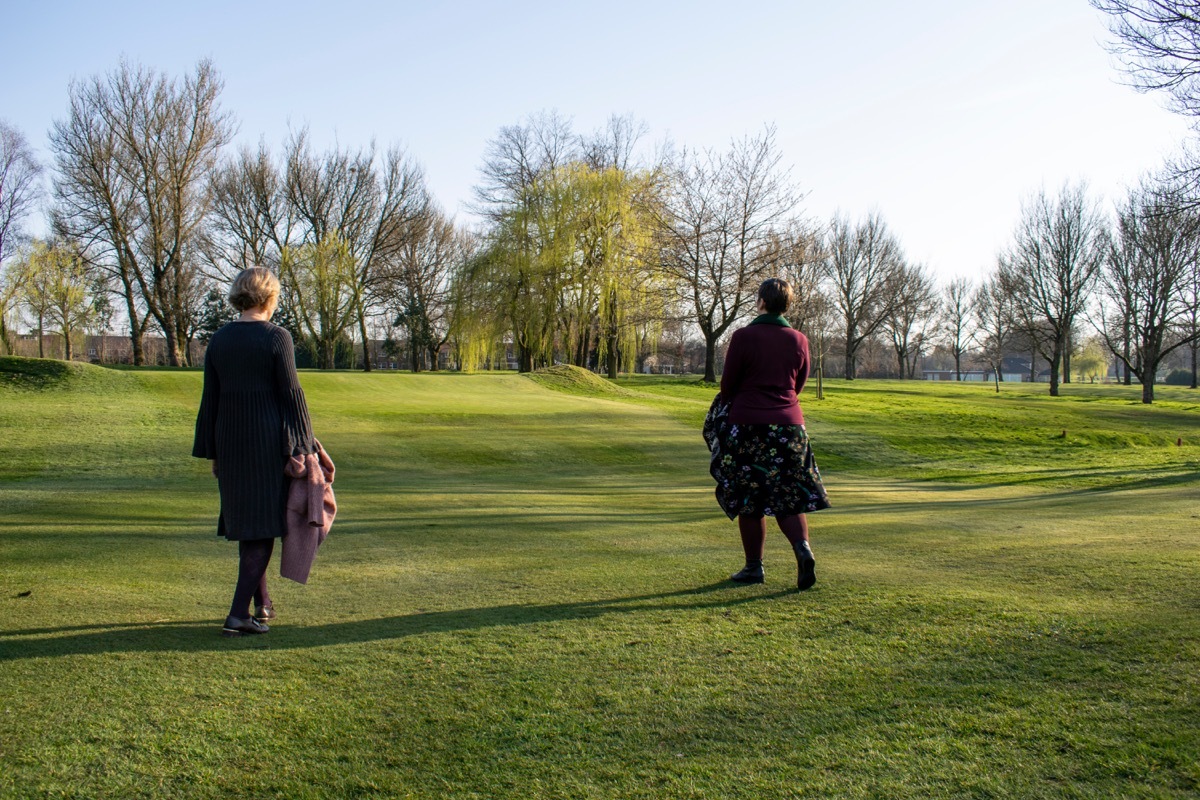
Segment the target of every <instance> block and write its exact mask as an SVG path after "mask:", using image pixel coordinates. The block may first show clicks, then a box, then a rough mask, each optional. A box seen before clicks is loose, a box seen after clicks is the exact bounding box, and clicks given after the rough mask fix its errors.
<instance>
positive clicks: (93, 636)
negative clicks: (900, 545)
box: [0, 581, 791, 661]
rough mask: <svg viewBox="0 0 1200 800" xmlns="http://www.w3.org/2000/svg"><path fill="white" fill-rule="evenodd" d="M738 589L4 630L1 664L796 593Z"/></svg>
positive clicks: (375, 638)
mask: <svg viewBox="0 0 1200 800" xmlns="http://www.w3.org/2000/svg"><path fill="white" fill-rule="evenodd" d="M739 588H742V587H738V586H737V585H736V584H733V583H729V582H727V581H723V582H721V583H714V584H709V585H707V586H700V587H697V588H694V589H682V590H680V591H677V592H663V593H660V594H644V595H636V596H632V597H618V598H609V599H604V600H584V601H580V602H576V603H549V604H543V605H534V604H514V605H503V606H492V607H489V608H464V609H456V610H453V611H433V612H416V613H412V614H401V615H398V616H394V617H383V618H380V619H366V620H353V621H348V622H333V623H329V624H326V625H311V626H304V625H297V626H291V625H282V626H279V627H276V628H275V630H273V631H272V632H271V633H270V634H269V635H268V636H252V637H247V638H245V639H238V640H227V639H222V638H220V636H219V635H218V629H217V623H216V622H215V621H213V620H204V621H199V620H193V621H189V622H158V623H144V624H132V625H121V624H117V625H105V624H97V625H90V626H89V625H76V626H70V627H63V628H38V629H26V630H20V631H0V661H16V660H21V659H28V658H55V657H60V656H73V655H96V654H101V653H154V652H175V653H194V652H202V651H204V652H207V651H212V650H232V651H237V650H242V649H245V648H247V647H250V648H255V647H258V648H270V649H272V650H291V649H304V648H309V647H327V646H329V645H339V644H362V643H366V642H379V641H391V640H396V639H404V638H406V637H409V636H417V635H420V634H426V633H448V632H454V631H470V630H478V629H481V628H493V627H498V626H503V625H536V624H541V623H558V622H573V621H578V620H589V619H595V618H596V617H602V616H606V615H609V614H630V613H638V612H648V611H685V610H689V609H703V608H714V607H729V606H735V605H742V604H745V603H753V602H756V601H759V600H768V599H773V598H778V597H782V596H785V595H787V594H791V592H790V591H778V592H771V593H766V594H760V593H755V594H745V593H737V594H735V595H734V596H729V595H728V594H727V592H729V591H733V590H736V589H739ZM42 637H45V638H42Z"/></svg>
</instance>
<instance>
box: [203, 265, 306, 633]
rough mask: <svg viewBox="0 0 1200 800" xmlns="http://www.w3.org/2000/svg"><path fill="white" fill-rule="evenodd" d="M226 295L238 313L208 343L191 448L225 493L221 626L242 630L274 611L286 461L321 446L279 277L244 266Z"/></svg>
mask: <svg viewBox="0 0 1200 800" xmlns="http://www.w3.org/2000/svg"><path fill="white" fill-rule="evenodd" d="M229 302H230V303H231V304H232V305H233V307H234V308H236V309H237V310H238V311H240V312H241V316H240V317H239V318H238V319H236V320H234V321H233V322H230V323H228V324H227V325H225V326H224V327H222V328H221V329H220V330H219V331H217V332H216V333H215V334H214V335H213V337H212V340H211V341H210V342H209V344H208V351H207V352H206V354H205V356H204V393H203V395H202V396H201V400H200V413H199V414H198V415H197V417H196V440H195V444H194V445H193V447H192V455H193V456H196V457H197V458H207V459H210V460H211V461H212V471H213V475H214V476H216V478H217V486H218V488H219V489H220V493H221V516H220V519H219V520H218V523H217V534H218V535H220V536H224V537H225V538H227V539H230V540H232V541H236V542H237V543H238V553H239V566H238V579H237V586H236V588H235V589H234V593H233V603H232V604H231V605H230V607H229V616H228V617H227V618H226V619H225V625H224V628H223V633H224V634H225V635H226V636H241V635H244V634H255V633H266V632H267V631H268V630H270V629H269V628H268V627H267V625H266V623H267V622H268V621H269V620H272V619H274V618H275V612H274V610H273V608H272V605H271V596H270V594H269V593H268V592H267V578H266V574H267V564H268V563H269V562H270V560H271V553H272V551H273V550H274V547H275V539H276V538H278V537H280V536H283V535H284V533H285V528H284V507H285V503H286V501H287V489H288V481H287V478H286V476H285V475H284V472H283V469H284V464H285V462H286V461H287V459H288V458H289V457H291V456H293V455H300V454H303V453H315V452H317V443H316V439H314V438H313V433H312V423H311V422H310V420H309V418H308V407H307V405H306V404H305V402H304V391H303V390H302V389H301V388H300V382H299V380H298V379H297V377H296V362H295V352H294V350H293V347H292V337H291V334H289V333H288V332H287V330H285V329H284V328H280V327H279V326H277V325H273V324H271V321H270V320H271V315H272V314H274V313H275V309H276V307H277V306H278V304H279V280H278V279H277V278H276V277H275V276H274V275H273V274H272V273H271V271H270V270H268V269H264V268H263V267H251V268H250V269H247V270H243V271H242V272H241V273H239V274H238V276H237V278H235V279H234V281H233V286H232V287H230V290H229ZM251 601H253V603H254V613H253V615H251V613H250V603H251Z"/></svg>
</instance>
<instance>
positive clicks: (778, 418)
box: [721, 314, 808, 425]
mask: <svg viewBox="0 0 1200 800" xmlns="http://www.w3.org/2000/svg"><path fill="white" fill-rule="evenodd" d="M771 319H779V318H778V317H771V316H769V315H766V314H764V315H763V316H760V317H758V318H757V319H756V320H755V321H754V322H752V323H750V324H749V325H747V326H746V327H745V328H742V329H741V330H738V331H735V332H734V334H733V337H732V338H731V339H730V340H729V350H728V351H727V352H726V353H725V368H724V369H723V370H722V371H721V396H722V397H724V398H725V400H726V401H727V402H729V403H730V408H729V422H730V424H731V425H756V424H766V425H803V424H804V412H803V411H801V410H800V402H799V400H798V398H797V397H796V395H798V394H799V393H800V390H802V389H803V388H804V382H805V381H807V380H808V337H806V336H805V335H804V334H803V333H801V332H800V331H798V330H795V329H794V328H788V327H785V326H783V325H778V324H772V323H771V322H763V321H762V320H771Z"/></svg>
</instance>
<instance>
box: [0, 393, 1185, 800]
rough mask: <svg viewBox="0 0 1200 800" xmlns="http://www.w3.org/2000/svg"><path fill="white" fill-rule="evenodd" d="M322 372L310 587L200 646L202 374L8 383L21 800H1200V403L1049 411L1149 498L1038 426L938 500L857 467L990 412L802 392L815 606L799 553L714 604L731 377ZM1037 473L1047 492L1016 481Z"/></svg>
mask: <svg viewBox="0 0 1200 800" xmlns="http://www.w3.org/2000/svg"><path fill="white" fill-rule="evenodd" d="M302 379H303V382H304V384H305V387H306V391H307V392H308V396H309V402H310V405H311V407H312V409H313V414H314V420H315V424H316V427H317V430H318V433H319V435H320V436H321V437H322V439H323V441H324V442H325V444H326V445H327V446H328V448H329V450H330V452H331V453H333V455H334V457H335V458H336V459H337V461H338V466H339V482H338V489H339V502H340V505H341V512H340V515H339V520H338V523H337V525H336V526H335V530H334V534H333V538H332V539H331V540H330V542H329V546H328V547H327V548H326V549H325V550H324V551H323V552H322V553H321V555H320V558H319V561H318V564H317V568H316V571H315V572H314V577H313V582H312V584H311V585H310V586H308V587H299V586H296V585H294V584H283V583H278V584H277V587H278V588H277V602H278V604H279V606H280V610H281V622H280V624H279V625H278V626H277V627H275V628H274V629H273V630H272V632H271V634H269V636H267V637H263V638H261V639H253V640H233V641H231V640H224V639H221V638H220V637H219V636H217V634H216V631H217V624H218V622H219V619H220V617H221V616H222V614H223V610H224V606H225V605H226V603H227V602H228V598H227V593H228V590H229V586H228V583H229V581H230V578H231V576H232V570H233V566H234V556H233V548H232V546H230V545H228V544H227V543H223V542H219V541H217V540H215V538H214V537H213V536H212V527H213V514H214V512H215V490H214V487H213V486H212V483H211V478H208V477H207V476H206V474H205V467H204V464H203V463H202V462H197V461H194V460H191V459H187V458H185V457H184V454H186V452H187V451H188V449H189V447H190V439H191V431H190V427H191V423H192V420H193V415H194V409H195V403H196V397H197V396H198V387H199V375H198V374H197V373H178V372H146V373H118V374H115V375H114V374H111V373H106V374H103V375H100V376H99V377H97V376H96V375H90V374H89V375H88V376H86V379H80V380H78V381H76V382H75V383H72V382H71V381H64V382H63V383H62V384H61V385H58V386H57V387H53V388H41V389H32V388H28V387H26V388H16V389H14V388H11V387H10V388H0V428H2V429H3V430H4V431H5V432H6V435H5V436H4V437H2V438H0V524H2V526H3V527H2V533H0V609H2V610H0V615H2V618H3V620H4V623H3V625H0V629H2V631H3V633H2V634H0V796H5V795H12V796H17V797H40V796H60V795H68V796H78V797H92V796H104V797H116V796H120V797H138V796H144V797H167V796H180V797H233V796H240V797H246V796H249V797H269V796H285V797H335V796H336V797H342V796H362V797H388V796H399V797H403V796H415V797H618V796H619V797H714V798H717V797H759V796H768V795H772V796H813V797H830V796H847V797H863V796H880V797H883V796H886V797H928V796H935V795H941V796H946V795H956V796H980V797H984V796H1020V797H1037V796H1046V797H1059V796H1072V795H1074V796H1098V797H1099V796H1115V795H1122V794H1123V795H1125V796H1130V797H1172V796H1176V797H1187V796H1194V795H1195V793H1196V792H1197V790H1198V787H1200V772H1198V770H1197V767H1196V764H1197V763H1200V742H1198V739H1197V733H1196V732H1197V730H1198V729H1200V725H1198V724H1197V723H1198V722H1200V719H1198V714H1197V711H1196V704H1195V697H1196V694H1197V685H1196V684H1197V678H1196V675H1197V670H1196V666H1197V664H1198V662H1200V623H1198V622H1197V620H1198V618H1200V615H1198V614H1197V611H1198V610H1200V589H1197V587H1196V582H1195V579H1194V578H1195V575H1196V569H1197V566H1200V559H1198V558H1197V550H1196V538H1195V530H1196V519H1197V518H1200V501H1198V500H1197V494H1196V491H1195V490H1196V481H1195V479H1194V478H1193V479H1190V480H1187V481H1186V482H1185V481H1184V480H1183V479H1181V477H1180V475H1181V474H1183V473H1184V472H1185V471H1186V468H1187V466H1188V462H1187V460H1186V459H1187V458H1188V457H1192V458H1194V456H1189V453H1191V452H1194V450H1191V451H1189V448H1188V447H1184V448H1174V447H1164V446H1160V445H1161V443H1156V442H1157V440H1156V438H1155V437H1157V438H1164V437H1167V436H1168V435H1169V434H1168V432H1167V429H1168V428H1169V427H1171V426H1172V425H1173V424H1175V420H1174V419H1173V418H1171V415H1173V414H1175V413H1179V414H1189V413H1194V411H1193V410H1191V409H1188V408H1186V407H1182V406H1183V405H1184V401H1183V400H1180V401H1177V402H1179V403H1180V405H1181V407H1180V408H1171V407H1166V408H1164V409H1162V410H1150V411H1142V410H1141V409H1136V408H1134V407H1133V406H1128V407H1126V406H1120V404H1121V402H1122V401H1121V400H1120V399H1117V398H1113V399H1108V398H1105V397H1100V398H1099V399H1097V400H1094V401H1086V402H1085V401H1084V400H1079V401H1078V402H1077V404H1076V405H1073V406H1070V407H1069V408H1068V409H1067V411H1069V412H1070V413H1071V414H1072V415H1075V416H1073V417H1072V419H1073V420H1075V421H1078V422H1079V427H1080V429H1081V431H1082V430H1084V429H1087V428H1088V426H1087V425H1086V424H1085V422H1086V420H1088V419H1093V417H1090V416H1089V412H1088V410H1087V409H1089V408H1099V407H1102V406H1103V405H1104V404H1111V405H1112V408H1108V409H1106V410H1108V411H1110V412H1112V413H1110V414H1109V416H1107V417H1105V416H1104V415H1097V416H1096V417H1095V418H1094V419H1095V420H1103V422H1100V421H1097V422H1094V423H1093V424H1092V425H1091V435H1093V436H1099V435H1100V434H1101V433H1103V427H1104V426H1107V427H1108V428H1109V429H1111V434H1112V435H1113V436H1118V437H1125V436H1129V435H1130V431H1134V430H1144V431H1145V432H1146V433H1145V435H1146V436H1147V437H1149V439H1148V440H1147V442H1148V443H1146V444H1143V445H1139V444H1137V443H1136V442H1135V443H1134V445H1135V446H1134V451H1135V452H1130V453H1126V455H1127V456H1128V457H1132V458H1133V459H1134V463H1137V464H1139V465H1141V466H1140V469H1141V470H1142V471H1143V472H1145V473H1147V474H1145V475H1142V476H1140V478H1134V477H1121V476H1120V475H1117V474H1116V472H1117V471H1116V470H1114V471H1113V473H1114V474H1113V475H1112V476H1110V477H1109V478H1106V479H1104V480H1103V481H1099V480H1086V479H1080V478H1079V475H1078V473H1080V472H1086V471H1087V468H1088V465H1087V464H1081V463H1079V461H1078V459H1075V460H1069V459H1064V457H1063V453H1062V451H1061V450H1060V449H1059V448H1061V446H1062V443H1060V442H1050V443H1049V444H1046V445H1043V446H1042V449H1041V450H1040V451H1038V449H1037V445H1036V442H1035V443H1034V444H1032V445H1030V448H1031V453H1030V454H1029V455H1021V456H1020V457H1019V458H1016V459H1014V460H1013V461H1012V462H1010V463H1006V464H997V463H996V461H997V460H996V459H994V458H992V459H985V458H982V457H980V458H978V462H979V463H980V465H981V467H980V469H979V470H978V471H976V472H973V471H972V464H973V463H974V461H973V460H970V459H967V458H964V457H962V456H961V455H959V456H953V454H952V455H951V456H948V457H946V458H945V459H942V461H944V462H945V465H944V466H941V467H931V468H930V469H935V470H941V471H942V472H946V473H954V472H957V473H958V474H959V475H966V476H968V477H967V478H956V479H955V480H954V481H953V482H946V481H945V480H943V481H939V482H914V481H912V480H896V479H895V478H888V477H887V476H886V473H887V472H888V469H886V468H885V467H884V466H880V467H878V468H874V467H873V466H872V465H871V464H870V463H869V462H870V461H871V459H872V458H878V457H879V456H878V455H877V454H876V455H871V454H870V453H869V452H868V453H867V454H866V455H862V454H860V453H859V452H857V451H851V450H849V449H848V450H846V451H844V452H840V451H839V450H838V449H837V448H840V447H842V446H843V445H842V443H843V442H852V441H859V442H861V443H862V445H861V446H862V447H863V448H868V449H869V448H871V447H874V448H876V449H877V450H878V451H880V452H883V451H887V452H894V453H899V454H900V456H899V458H900V459H901V460H902V461H904V460H912V461H913V462H914V463H917V462H921V463H929V462H928V460H926V461H924V462H922V461H921V448H922V447H926V446H927V447H930V448H935V447H936V444H928V445H924V444H921V441H922V438H921V434H920V430H922V429H925V430H927V429H928V425H927V424H926V421H925V417H926V416H928V415H930V414H936V413H937V409H938V408H939V404H942V405H945V406H947V407H954V406H957V407H958V408H959V409H960V412H959V413H967V412H966V411H963V410H962V409H966V408H968V407H969V406H970V401H967V400H964V399H962V398H960V397H958V396H957V395H954V394H953V392H951V393H949V394H938V393H936V392H932V390H927V389H924V388H922V391H921V392H919V393H917V394H916V395H915V396H916V397H917V398H918V400H917V401H913V402H914V403H915V404H916V407H914V408H913V409H911V410H910V412H909V413H911V414H913V415H915V417H916V418H914V419H912V420H908V421H906V420H904V419H903V418H896V419H894V420H893V421H892V422H891V423H889V424H883V423H880V421H879V420H878V419H877V417H878V416H881V415H883V414H885V413H887V412H888V410H889V409H891V410H892V411H894V410H895V406H894V399H893V398H894V395H895V393H894V392H888V391H886V387H881V386H876V387H875V389H873V390H872V392H874V394H872V392H868V391H867V389H866V388H865V386H866V385H861V386H864V388H861V389H860V388H859V387H846V391H844V392H842V393H841V396H843V397H848V396H850V395H853V396H854V397H855V398H857V399H856V401H855V403H856V404H857V405H854V404H850V403H849V402H848V401H846V402H843V401H841V400H838V399H837V397H838V396H839V395H838V394H837V393H831V397H830V400H827V401H826V402H825V404H821V405H817V404H815V403H813V402H811V401H810V402H809V404H808V407H809V416H810V418H811V419H812V422H811V427H812V428H813V430H814V437H815V438H817V441H818V442H820V441H821V440H822V438H823V439H824V441H826V442H827V443H828V444H829V446H830V447H829V449H827V450H826V452H825V453H824V455H825V456H826V458H825V460H824V463H825V467H826V473H827V479H828V482H829V485H830V489H831V492H832V493H833V495H834V499H835V502H836V503H837V507H836V508H835V509H833V510H831V511H829V512H822V514H820V515H817V516H815V517H814V519H813V522H814V531H815V542H816V545H817V553H818V557H819V559H820V561H819V578H820V582H819V583H818V585H817V587H816V588H815V589H814V590H812V591H810V592H806V593H804V594H796V593H794V592H789V591H787V589H788V587H789V585H790V579H792V576H791V574H790V573H791V565H790V563H789V562H790V557H789V555H788V553H787V548H786V547H785V546H784V543H783V541H782V538H781V537H779V536H778V535H776V537H775V538H774V539H773V540H772V541H771V543H770V546H769V552H768V561H767V568H768V574H769V580H770V582H769V583H768V584H767V585H765V586H762V587H735V586H732V585H730V584H727V583H722V582H721V580H720V579H721V578H722V577H723V576H724V575H725V574H727V573H728V572H729V571H731V570H732V569H734V568H736V567H737V566H738V565H739V564H738V558H737V545H736V534H735V531H734V529H733V526H732V525H731V524H730V523H729V522H728V521H726V520H725V519H724V518H723V517H721V516H720V514H719V512H718V511H717V509H716V506H715V503H714V502H713V501H712V498H711V489H710V483H709V480H708V479H707V474H706V472H705V466H706V464H705V452H704V450H703V445H702V443H701V442H700V439H699V437H698V434H697V431H696V430H695V427H694V425H693V424H691V423H692V422H694V421H695V419H696V415H697V414H699V415H702V414H703V410H704V408H706V407H707V402H706V398H707V396H708V395H710V394H711V390H706V389H704V388H702V387H697V386H690V385H683V384H679V383H669V384H659V383H655V382H638V383H632V384H630V385H627V386H625V387H623V388H624V389H625V390H626V391H624V392H621V393H611V394H607V395H602V396H596V393H595V392H590V393H589V392H588V391H587V390H577V391H576V393H575V394H564V393H562V392H558V391H554V390H553V388H550V387H552V386H553V384H554V382H553V381H549V382H547V381H543V385H538V384H536V383H534V382H532V381H530V380H528V379H526V378H523V377H518V376H511V375H508V376H488V375H484V376H462V375H425V376H412V375H370V376H363V375H357V374H349V373H345V374H340V373H339V374H317V373H305V374H303V376H302ZM547 383H549V386H548V385H545V384H547ZM72 387H74V388H72ZM898 388H903V387H898ZM1011 402H1012V403H1014V404H1018V405H1022V404H1023V407H1025V408H1027V409H1030V408H1034V407H1036V406H1037V402H1036V398H1034V397H1032V396H1030V397H1029V398H1026V399H1023V400H1018V399H1016V398H1014V399H1013V400H1012V401H1011ZM839 404H842V405H839ZM1064 406H1065V404H1064ZM1125 408H1128V409H1129V410H1128V411H1123V410H1122V409H1125ZM982 409H983V411H981V413H992V412H993V411H994V406H988V405H987V404H984V405H983V406H982ZM1114 409H1116V410H1115V411H1114ZM1118 411H1119V412H1121V413H1117V412H1118ZM1012 413H1013V414H1017V412H1015V411H1014V412H1012ZM1028 413H1031V414H1032V413H1034V412H1033V411H1029V412H1028ZM1063 413H1066V412H1063ZM1160 414H1161V415H1163V416H1161V417H1160V416H1157V415H1160ZM839 415H841V417H840V418H839ZM847 420H854V421H855V422H856V424H855V425H854V426H851V425H850V424H849V423H848V422H847ZM685 421H686V422H688V423H689V424H684V423H685ZM1057 425H1058V423H1057V422H1056V423H1055V426H1057ZM1072 427H1075V424H1074V422H1073V425H1072ZM852 428H853V430H852ZM1193 429H1194V426H1193ZM861 430H866V431H868V432H870V431H875V430H878V431H880V433H877V434H875V435H874V436H875V437H876V438H878V439H879V441H878V442H876V443H874V444H872V443H871V442H872V438H873V437H872V436H871V435H867V434H864V433H860V431H861ZM818 431H819V433H818ZM887 431H891V432H892V433H891V434H890V435H889V434H887ZM938 435H941V433H940V432H939V433H938ZM839 437H840V438H839ZM853 437H860V438H859V439H854V438H853ZM906 437H907V438H906ZM1068 441H1069V440H1068ZM913 442H916V443H917V444H918V445H919V446H916V447H914V445H913V444H912V443H913ZM1138 448H1142V449H1144V450H1145V452H1141V451H1138ZM1125 449H1127V450H1128V449H1129V448H1128V446H1126V448H1125ZM1082 452H1087V451H1082ZM1091 457H1093V458H1094V459H1095V461H1096V464H1094V465H1092V466H1094V467H1096V468H1097V469H1099V468H1100V467H1102V466H1103V464H1105V463H1108V462H1115V461H1117V460H1118V454H1115V453H1103V452H1094V453H1091ZM1022 458H1025V459H1027V460H1024V461H1022V460H1021V459H1022ZM935 461H936V460H935ZM831 464H832V465H837V466H838V467H843V466H845V465H847V464H856V465H858V466H859V467H860V468H859V469H857V470H856V471H855V472H853V473H851V472H849V471H847V470H846V469H843V468H834V467H832V466H831ZM1030 470H1040V471H1049V470H1056V472H1053V473H1052V474H1050V475H1048V476H1044V477H1048V478H1049V479H1048V480H1043V481H1038V482H1034V483H1023V482H1021V481H1019V480H1011V479H1010V480H1005V479H1004V476H1019V475H1021V474H1024V473H1025V472H1028V471H1030ZM1072 471H1074V472H1072ZM1193 471H1194V470H1193ZM1147 477H1148V478H1149V480H1145V478H1147ZM1114 487H1115V488H1114ZM26 592H29V594H28V595H27V596H21V595H24V594H25V593H26ZM264 754H265V756H264ZM264 762H265V763H264ZM247 764H260V765H262V766H261V767H260V768H257V769H255V770H254V771H252V772H250V773H249V774H248V773H247V772H246V770H245V765H247Z"/></svg>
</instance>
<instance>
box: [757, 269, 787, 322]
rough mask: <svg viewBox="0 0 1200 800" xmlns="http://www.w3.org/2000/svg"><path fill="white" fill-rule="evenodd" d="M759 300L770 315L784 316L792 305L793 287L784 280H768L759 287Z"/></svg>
mask: <svg viewBox="0 0 1200 800" xmlns="http://www.w3.org/2000/svg"><path fill="white" fill-rule="evenodd" d="M758 299H759V300H762V301H763V305H764V306H766V307H767V313H768V314H782V313H783V312H785V311H787V310H788V306H790V305H791V304H792V285H791V284H790V283H788V282H787V281H785V280H784V279H783V278H768V279H767V280H765V281H763V282H762V286H759V287H758Z"/></svg>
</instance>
